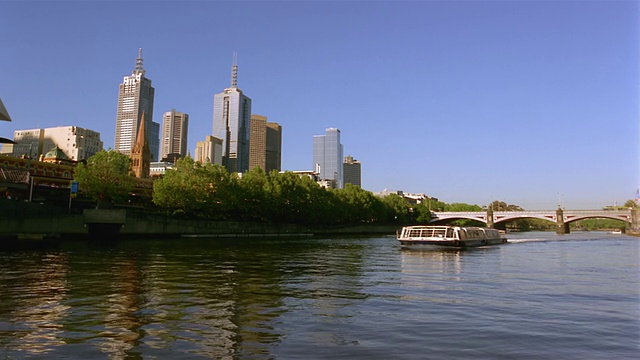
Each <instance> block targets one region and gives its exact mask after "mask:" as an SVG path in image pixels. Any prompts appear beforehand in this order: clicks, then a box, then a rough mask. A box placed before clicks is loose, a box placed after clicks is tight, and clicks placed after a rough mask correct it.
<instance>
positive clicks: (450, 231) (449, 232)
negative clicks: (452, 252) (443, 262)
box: [447, 228, 453, 238]
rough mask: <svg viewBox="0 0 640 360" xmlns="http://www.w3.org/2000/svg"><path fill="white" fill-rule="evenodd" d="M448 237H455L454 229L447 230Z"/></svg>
mask: <svg viewBox="0 0 640 360" xmlns="http://www.w3.org/2000/svg"><path fill="white" fill-rule="evenodd" d="M447 237H448V238H452V237H453V229H452V228H447Z"/></svg>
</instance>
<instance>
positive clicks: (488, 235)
mask: <svg viewBox="0 0 640 360" xmlns="http://www.w3.org/2000/svg"><path fill="white" fill-rule="evenodd" d="M396 238H397V239H398V241H399V242H400V244H402V246H404V247H417V248H420V247H431V246H444V247H454V248H467V247H476V246H486V245H498V244H505V243H506V242H507V239H504V238H502V237H501V236H500V232H499V231H498V230H496V229H490V228H481V227H461V226H423V225H418V226H405V227H403V228H402V229H400V230H398V232H397V233H396Z"/></svg>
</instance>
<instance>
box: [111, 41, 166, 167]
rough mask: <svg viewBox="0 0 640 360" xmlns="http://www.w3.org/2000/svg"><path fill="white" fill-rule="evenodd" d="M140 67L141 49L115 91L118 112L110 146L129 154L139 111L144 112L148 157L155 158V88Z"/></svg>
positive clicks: (157, 130) (156, 129)
mask: <svg viewBox="0 0 640 360" xmlns="http://www.w3.org/2000/svg"><path fill="white" fill-rule="evenodd" d="M145 72H146V71H145V70H144V68H143V67H142V49H139V50H138V58H137V59H136V67H135V68H134V69H133V71H132V73H131V75H130V76H125V77H124V80H123V82H122V84H120V90H119V92H118V112H117V114H116V136H115V144H114V150H116V151H119V152H121V153H123V154H126V155H131V148H132V147H133V145H134V144H135V141H136V138H137V135H138V129H139V128H140V121H141V119H142V114H143V113H144V114H145V118H146V120H145V121H146V124H145V128H146V129H147V130H146V137H147V143H148V144H149V147H150V150H151V159H152V161H155V160H157V159H158V150H159V149H158V148H159V143H160V140H159V139H160V136H159V135H160V124H158V123H156V122H154V121H153V98H154V93H155V89H154V88H153V87H152V86H151V80H149V79H147V78H146V77H145Z"/></svg>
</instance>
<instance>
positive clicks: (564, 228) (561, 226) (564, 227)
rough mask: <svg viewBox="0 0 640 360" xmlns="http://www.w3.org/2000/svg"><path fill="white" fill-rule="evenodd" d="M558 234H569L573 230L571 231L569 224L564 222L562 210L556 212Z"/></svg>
mask: <svg viewBox="0 0 640 360" xmlns="http://www.w3.org/2000/svg"><path fill="white" fill-rule="evenodd" d="M556 224H557V225H558V226H557V227H556V234H569V233H570V232H571V230H569V224H568V223H565V222H564V211H562V209H561V208H558V210H556Z"/></svg>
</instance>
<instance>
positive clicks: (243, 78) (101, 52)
mask: <svg viewBox="0 0 640 360" xmlns="http://www.w3.org/2000/svg"><path fill="white" fill-rule="evenodd" d="M639 9H640V7H639V3H638V1H615V0H613V1H404V2H403V1H393V2H392V1H342V2H339V1H336V2H329V1H315V2H311V1H253V2H249V1H201V2H186V1H162V2H154V1H135V2H125V1H109V2H100V1H83V2H80V1H76V2H61V1H45V2H35V1H4V0H0V39H1V41H0V97H1V98H2V100H3V102H4V104H5V106H6V108H7V110H8V111H9V114H10V115H11V117H12V118H13V122H10V123H9V122H1V123H0V136H2V137H8V138H12V137H13V131H14V130H24V129H34V128H44V127H53V126H67V125H76V126H80V127H84V128H89V129H91V130H95V131H98V132H100V134H101V138H102V140H103V141H104V144H105V148H106V149H108V148H113V147H114V144H113V141H114V133H115V119H116V107H117V98H118V86H119V84H120V83H121V82H122V79H123V77H124V76H127V75H130V74H131V71H132V70H133V68H134V66H135V59H136V57H137V55H138V48H142V49H143V58H144V67H145V69H146V71H147V72H146V76H147V77H148V78H149V79H151V80H152V85H153V86H154V87H155V90H156V94H155V106H154V119H153V120H154V121H156V122H158V123H161V122H162V114H163V113H164V112H166V111H170V110H171V109H172V108H175V109H176V110H177V111H182V112H186V113H188V114H189V116H190V123H189V149H190V151H191V152H192V153H193V151H194V149H195V144H196V142H197V141H201V140H204V137H205V136H206V135H210V134H211V133H212V113H213V95H214V94H216V93H219V92H221V91H222V90H223V89H224V88H226V87H228V86H229V85H230V77H231V65H232V61H233V52H234V51H235V52H237V53H238V68H239V71H238V87H239V88H240V89H241V90H242V91H243V92H244V93H245V94H246V95H247V96H249V97H250V98H251V99H252V102H253V104H252V105H253V113H256V114H261V115H264V116H267V117H268V120H269V121H273V122H278V123H279V124H280V125H282V127H283V148H282V168H283V170H311V169H312V168H313V164H312V162H313V160H312V150H313V147H312V144H313V135H321V134H324V132H325V129H326V128H329V127H335V128H339V129H340V130H341V136H342V143H343V145H344V152H345V156H346V155H352V156H353V157H354V158H355V159H357V160H359V161H360V162H362V186H363V188H364V189H366V190H370V191H373V192H379V191H382V190H383V189H388V190H403V191H405V192H413V193H426V194H427V195H429V196H433V197H436V198H439V199H440V200H441V201H444V202H447V203H453V202H464V203H469V204H477V205H481V206H482V205H487V204H488V203H490V202H491V201H492V200H500V201H504V202H506V203H509V204H515V205H520V206H522V207H524V208H525V209H527V210H537V209H554V208H556V207H557V206H558V203H561V204H562V206H563V207H565V208H567V209H598V208H601V207H602V206H606V205H613V204H614V203H617V204H618V205H621V204H622V203H624V201H626V200H629V199H632V198H633V197H634V193H635V191H636V189H637V187H638V185H639V184H640V181H639V175H638V174H639V164H640V154H639V144H638V138H639V126H638V125H639V91H638V88H639V79H640V76H639V71H638V70H639V64H640V59H639V51H638V50H639V49H640V41H639V28H640V27H639V19H640V11H639Z"/></svg>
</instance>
